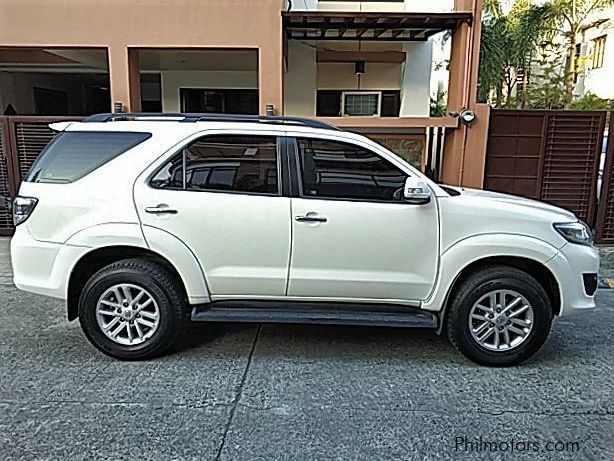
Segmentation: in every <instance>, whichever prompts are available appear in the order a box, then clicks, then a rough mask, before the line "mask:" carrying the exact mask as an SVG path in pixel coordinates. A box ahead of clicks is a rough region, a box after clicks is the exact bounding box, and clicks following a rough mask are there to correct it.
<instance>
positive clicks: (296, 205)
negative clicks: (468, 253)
mask: <svg viewBox="0 0 614 461" xmlns="http://www.w3.org/2000/svg"><path fill="white" fill-rule="evenodd" d="M295 146H296V148H295V152H296V156H295V158H296V159H297V161H296V162H295V163H297V165H296V168H294V169H293V170H297V171H298V181H297V182H298V185H299V186H300V187H299V190H298V197H297V198H293V199H292V218H293V219H292V235H293V243H292V259H291V263H290V279H289V286H288V295H289V296H296V297H320V298H335V299H338V300H378V301H381V302H385V301H389V302H410V303H411V302H414V301H416V302H417V301H419V300H422V299H425V298H426V297H427V296H428V294H429V293H430V291H431V289H432V288H433V285H434V282H435V277H436V273H437V263H438V252H439V219H438V211H437V201H436V199H435V198H433V199H432V200H431V202H430V203H428V204H425V205H413V204H410V203H408V202H405V201H404V200H403V198H402V191H403V187H404V183H405V180H406V178H407V176H408V174H410V173H409V172H406V171H404V170H403V169H402V168H400V167H399V166H398V165H395V164H393V163H392V162H390V161H389V160H387V159H386V158H384V157H383V156H382V155H380V154H379V153H377V152H375V151H373V150H372V149H370V148H369V147H367V146H364V145H359V144H354V143H349V142H346V141H341V140H335V139H318V138H310V137H300V138H297V139H296V142H295Z"/></svg>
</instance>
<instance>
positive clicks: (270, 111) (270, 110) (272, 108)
mask: <svg viewBox="0 0 614 461" xmlns="http://www.w3.org/2000/svg"><path fill="white" fill-rule="evenodd" d="M265 112H266V115H267V116H268V117H271V116H273V115H275V106H274V105H273V104H267V105H266V108H265Z"/></svg>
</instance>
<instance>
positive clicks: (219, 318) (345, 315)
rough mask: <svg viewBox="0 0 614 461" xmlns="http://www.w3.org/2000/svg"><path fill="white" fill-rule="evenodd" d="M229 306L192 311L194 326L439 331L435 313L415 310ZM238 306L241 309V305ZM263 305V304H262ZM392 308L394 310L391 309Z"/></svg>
mask: <svg viewBox="0 0 614 461" xmlns="http://www.w3.org/2000/svg"><path fill="white" fill-rule="evenodd" d="M232 304H234V305H230V306H229V305H228V304H226V303H222V302H214V303H211V304H205V305H202V306H195V307H194V308H193V309H192V321H194V322H255V323H312V324H329V325H374V326H391V327H406V328H437V316H436V315H435V314H433V313H432V312H426V311H421V310H419V309H416V308H412V307H405V306H403V307H399V306H394V309H393V310H392V309H391V310H387V309H382V307H383V306H379V305H378V306H366V307H365V306H359V307H358V308H357V306H356V305H351V306H331V305H330V304H326V305H315V306H314V303H305V304H303V305H299V306H295V305H293V304H291V303H284V308H283V309H282V308H280V307H277V306H275V304H273V303H271V304H269V305H268V306H269V307H264V306H258V307H256V306H254V307H251V306H250V307H246V306H247V305H248V303H243V302H242V303H236V302H233V303H232ZM237 304H238V305H237ZM258 304H262V303H258ZM388 307H390V306H388Z"/></svg>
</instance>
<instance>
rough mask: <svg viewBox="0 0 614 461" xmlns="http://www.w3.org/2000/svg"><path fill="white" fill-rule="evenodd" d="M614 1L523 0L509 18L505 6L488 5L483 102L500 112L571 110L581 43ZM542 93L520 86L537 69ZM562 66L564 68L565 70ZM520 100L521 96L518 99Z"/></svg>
mask: <svg viewBox="0 0 614 461" xmlns="http://www.w3.org/2000/svg"><path fill="white" fill-rule="evenodd" d="M610 6H614V0H550V1H547V2H546V3H543V4H542V5H534V4H533V2H532V1H531V0H517V1H516V2H515V3H514V5H513V7H512V9H511V11H510V12H509V13H508V14H504V12H503V8H502V6H501V2H500V0H485V1H484V19H483V23H482V37H481V47H480V69H479V87H478V99H479V100H480V101H488V102H491V103H492V104H493V105H495V106H498V107H521V108H525V107H530V108H563V107H565V108H568V107H570V106H571V104H572V101H573V89H574V84H575V82H574V80H575V76H576V75H577V73H578V72H579V70H580V69H579V68H580V67H581V66H580V65H579V64H581V63H579V62H578V59H577V57H576V43H578V41H579V40H578V39H579V34H580V32H581V30H582V27H583V26H584V24H585V21H586V20H587V19H588V18H589V17H590V15H591V14H592V13H594V12H596V11H599V10H601V9H604V8H607V7H610ZM534 63H538V64H539V69H541V70H540V72H539V74H538V75H534V76H533V77H534V80H536V81H539V87H535V85H534V86H532V87H529V88H527V87H526V85H520V86H522V88H518V84H519V78H520V77H524V79H525V81H524V83H526V78H527V73H528V71H529V69H530V68H531V66H532V64H534ZM561 64H563V65H562V66H561ZM512 95H515V96H512Z"/></svg>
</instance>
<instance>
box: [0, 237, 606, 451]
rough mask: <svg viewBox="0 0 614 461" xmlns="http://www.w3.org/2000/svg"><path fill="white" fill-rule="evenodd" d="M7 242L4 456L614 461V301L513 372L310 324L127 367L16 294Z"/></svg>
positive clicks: (230, 338) (404, 333)
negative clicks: (99, 351) (12, 281)
mask: <svg viewBox="0 0 614 461" xmlns="http://www.w3.org/2000/svg"><path fill="white" fill-rule="evenodd" d="M1 244H2V250H0V460H3V461H7V460H35V459H36V460H43V459H44V460H47V459H49V460H63V459H70V460H86V459H87V460H90V459H113V460H122V459H134V460H145V459H152V460H171V459H177V460H243V459H245V460H303V459H304V460H311V459H321V460H328V459H335V460H346V459H351V460H385V459H390V460H410V459H411V460H413V459H417V460H427V459H428V460H431V459H461V460H462V459H467V460H475V459H496V460H518V459H532V460H536V459H557V460H558V459H574V460H576V459H590V460H604V461H605V460H610V461H611V460H612V459H614V335H613V331H614V290H609V291H605V290H604V291H602V292H600V293H599V295H598V303H599V309H598V310H597V311H595V312H593V313H591V314H588V315H585V316H582V317H576V318H571V319H562V320H559V321H557V322H556V323H555V325H554V328H553V331H552V334H551V336H550V339H549V341H548V342H547V344H546V346H545V347H544V349H543V350H542V351H541V353H540V354H539V355H538V356H537V357H535V358H534V359H532V360H531V361H530V362H528V363H527V364H525V365H523V366H521V367H516V368H510V369H488V368H483V367H479V366H476V365H474V364H472V363H471V362H469V361H467V360H465V359H464V358H462V357H461V356H459V355H458V354H457V353H456V352H455V351H454V350H453V349H452V348H451V347H450V346H449V345H448V343H447V342H446V340H445V339H444V338H441V337H437V336H436V335H435V334H434V333H432V332H430V331H420V330H403V329H388V328H356V327H352V328H346V327H333V326H331V327H322V326H301V325H260V326H258V325H235V324H227V325H213V326H208V325H197V326H195V327H194V328H193V329H192V330H191V331H189V332H188V333H186V334H185V335H184V336H183V338H182V341H181V344H180V345H179V347H178V348H177V351H175V352H174V353H172V354H171V355H168V356H166V357H164V358H161V359H158V360H153V361H149V362H141V363H128V362H119V361H115V360H112V359H110V358H107V357H105V356H103V355H101V354H100V353H98V352H96V351H95V350H94V349H93V348H92V347H90V346H89V345H88V343H87V342H86V340H85V338H84V336H83V335H82V334H81V331H80V329H79V326H78V323H75V322H73V323H71V324H69V323H67V322H66V320H65V311H64V306H63V305H62V303H61V302H59V301H57V300H53V299H46V298H42V297H39V296H34V295H31V294H27V293H22V292H19V291H18V290H17V289H15V288H14V287H13V286H12V284H11V283H10V273H9V269H8V259H7V258H8V254H7V251H6V241H2V242H1ZM470 442H471V445H470V444H469V443H470ZM548 444H549V445H548ZM555 444H558V445H555ZM493 447H494V448H496V451H493ZM557 447H558V449H562V450H563V451H556V450H557ZM512 448H513V449H514V450H513V451H512Z"/></svg>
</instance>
